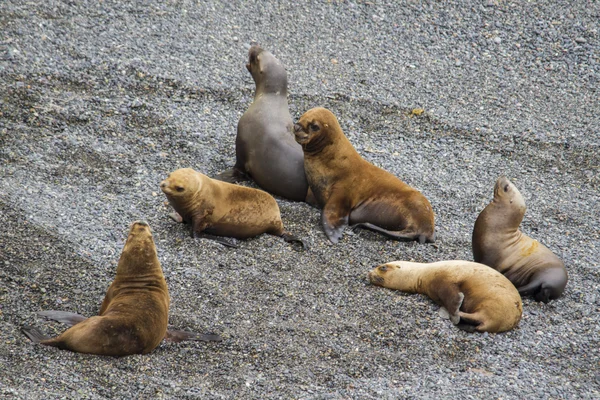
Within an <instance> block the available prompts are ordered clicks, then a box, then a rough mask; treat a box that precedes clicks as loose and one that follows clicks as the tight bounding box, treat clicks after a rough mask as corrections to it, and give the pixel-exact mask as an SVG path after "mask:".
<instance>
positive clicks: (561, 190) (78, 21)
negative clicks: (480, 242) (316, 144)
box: [0, 0, 600, 399]
mask: <svg viewBox="0 0 600 400" xmlns="http://www.w3.org/2000/svg"><path fill="white" fill-rule="evenodd" d="M599 20H600V3H598V2H596V1H584V0H576V1H572V2H549V1H528V2H520V1H493V0H492V1H475V0H467V1H460V2H453V3H452V4H449V2H415V1H408V0H401V1H389V2H380V1H368V2H366V1H352V2H351V1H313V2H304V1H300V2H294V1H291V0H282V1H277V2H256V3H255V2H248V1H223V2H221V1H215V2H192V1H185V0H183V1H177V0H172V1H158V0H151V1H129V2H119V1H67V0H64V1H58V0H48V1H44V2H26V1H23V0H20V1H16V0H3V1H2V2H0V398H7V399H8V398H10V399H14V398H18V399H54V398H93V399H98V398H124V399H131V398H186V399H194V398H199V399H229V398H240V399H242V398H243V399H270V398H282V399H292V398H294V399H348V398H361V399H397V398H423V399H431V398H458V399H468V398H477V399H478V398H481V399H492V398H494V399H507V398H519V399H524V398H535V399H563V398H564V399H567V398H568V399H574V398H580V399H598V398H600V265H599V264H600V256H599V254H600V232H599V229H598V222H599V219H600V194H599V193H600V102H599V101H598V99H599V98H600V95H599V93H598V87H599V85H600V24H599V22H598V21H599ZM251 42H258V43H260V44H261V45H262V46H263V47H264V48H266V49H268V50H269V51H271V52H272V53H273V54H274V55H275V56H276V57H277V58H279V60H280V61H281V62H282V63H283V64H284V65H285V66H286V69H287V71H288V81H289V86H288V91H289V103H290V112H291V114H292V117H293V118H294V119H295V120H296V119H297V118H298V117H299V116H300V115H302V114H303V113H304V112H305V111H306V110H308V109H310V108H312V107H316V106H323V107H327V108H329V109H331V110H332V111H333V112H334V114H335V115H336V116H337V117H338V119H339V122H340V124H341V126H342V129H343V130H344V132H345V134H346V136H347V137H348V139H349V140H350V141H351V142H352V144H353V145H354V146H355V148H356V149H357V151H358V152H359V153H360V154H361V155H362V156H363V157H364V158H365V159H367V160H369V161H370V162H372V163H374V164H375V165H377V166H380V167H382V168H384V169H386V170H388V171H390V172H392V173H394V174H395V175H396V176H398V177H399V178H401V179H402V180H404V181H405V182H406V183H408V184H410V185H412V186H413V187H415V188H417V189H419V190H420V191H421V192H422V193H423V194H424V195H425V196H426V197H427V198H428V199H429V200H430V202H431V204H432V206H433V208H434V211H435V214H436V227H437V241H436V243H435V244H426V245H419V244H417V243H414V242H410V243H405V242H396V241H391V240H388V239H386V238H384V237H383V236H381V235H378V234H375V233H372V232H368V231H356V232H354V233H353V232H346V234H345V235H344V236H343V238H342V239H341V240H340V242H339V243H338V244H337V245H331V244H330V243H329V241H328V240H327V238H326V237H325V235H324V233H323V231H322V229H321V226H320V211H319V210H317V209H316V208H312V207H310V206H309V205H307V204H303V203H295V202H291V201H286V200H284V199H281V198H277V202H278V204H279V207H280V209H281V214H282V218H283V221H284V224H285V225H286V228H287V229H288V230H289V231H291V232H293V233H294V234H296V235H298V236H300V237H302V238H304V239H305V240H306V241H307V242H308V243H309V245H310V249H309V250H307V251H299V250H298V249H297V248H296V247H294V246H292V245H290V244H288V243H285V242H284V241H283V240H282V239H280V238H277V237H274V236H270V235H261V236H259V237H257V238H253V239H250V240H245V241H241V242H240V246H239V248H237V249H232V248H226V247H224V246H222V245H220V244H218V243H216V242H214V241H210V240H205V239H198V240H194V239H192V238H191V237H190V234H189V228H188V227H186V226H183V225H180V224H176V223H175V222H174V221H172V220H171V219H170V218H168V213H169V212H170V211H171V210H170V208H169V206H168V205H167V204H166V203H165V201H166V198H165V196H164V195H163V194H162V193H161V191H160V188H159V186H158V185H159V183H160V181H161V180H162V179H164V178H165V177H166V175H167V174H168V173H169V172H171V171H173V170H175V169H177V168H180V167H192V168H194V169H196V170H198V171H200V172H203V173H205V174H207V175H209V176H214V175H216V174H217V173H219V172H221V171H223V170H224V169H226V168H228V167H231V166H232V165H233V164H234V162H235V132H236V126H237V121H238V119H239V118H240V116H241V115H242V114H243V112H244V111H245V110H246V108H247V107H248V105H249V104H250V102H251V100H252V97H253V94H254V82H253V81H252V78H251V76H250V74H249V73H248V71H247V70H246V68H245V63H246V61H247V50H248V48H249V46H250V43H251ZM417 109H423V110H424V112H423V113H420V112H414V110H417ZM503 174H504V175H506V176H508V177H509V178H510V179H511V180H512V181H513V183H514V184H515V185H516V186H517V187H518V188H519V190H520V192H521V193H522V194H523V196H524V198H525V201H526V203H527V206H528V210H527V212H526V214H525V218H524V220H523V223H522V225H521V229H522V230H523V232H524V233H526V234H528V235H529V236H531V237H533V238H534V239H538V240H539V241H540V242H542V243H543V244H545V245H546V246H547V247H549V248H550V249H551V250H552V251H553V252H555V253H556V254H557V255H558V256H559V257H561V258H562V259H563V261H564V262H565V265H566V268H567V271H568V273H569V283H568V285H567V288H566V290H565V293H564V295H563V296H562V297H561V298H560V299H558V300H556V301H552V302H550V303H549V304H543V303H537V302H535V301H534V300H532V299H529V298H525V299H523V318H522V320H521V322H520V324H519V325H518V326H517V328H516V329H514V330H512V331H510V332H506V333H502V334H469V333H466V332H463V331H460V330H459V329H457V328H455V327H454V326H452V324H451V323H450V322H449V321H448V320H444V319H442V318H440V317H439V316H438V313H437V311H438V308H439V307H438V306H437V305H436V304H435V303H433V302H432V301H431V300H430V299H429V298H427V297H425V296H422V295H408V294H403V293H400V292H397V291H392V290H387V289H383V288H380V287H375V286H372V285H370V284H368V282H367V281H366V272H367V271H368V270H369V269H371V268H372V267H373V266H375V265H377V264H379V263H382V262H387V261H393V260H414V261H418V262H432V261H438V260H448V259H465V260H472V253H471V232H472V229H473V224H474V222H475V219H476V218H477V215H478V214H479V212H480V211H481V210H482V209H483V208H484V207H485V206H486V205H487V204H488V203H489V202H490V201H491V199H492V197H493V186H494V183H495V181H496V178H497V177H498V176H500V175H503ZM244 184H246V185H249V186H253V187H256V186H255V185H254V184H253V183H251V182H248V183H244ZM137 219H144V220H146V221H148V223H149V224H150V226H151V227H152V229H153V233H154V239H155V242H156V245H157V249H158V255H159V260H160V261H161V263H162V267H163V271H164V274H165V277H166V280H167V283H168V286H169V290H170V295H171V301H172V302H171V309H170V316H169V323H170V325H171V326H173V327H175V328H177V329H187V330H193V331H197V332H214V333H218V334H220V335H222V336H223V338H224V340H223V341H222V342H219V343H202V342H187V343H186V342H184V343H179V344H171V343H162V344H161V345H160V346H159V347H158V348H157V349H156V350H155V351H154V352H152V353H151V354H148V355H139V356H129V357H123V358H112V357H98V356H91V355H85V354H76V353H71V352H68V351H61V350H58V349H56V348H49V347H45V346H39V345H34V344H33V343H31V342H30V341H29V340H28V339H27V338H26V337H25V336H24V335H23V334H22V333H21V331H20V329H21V327H22V326H24V325H34V326H37V327H39V328H40V329H41V330H42V331H44V332H46V333H47V334H51V335H55V334H58V333H60V332H62V331H63V330H64V329H65V327H64V326H63V325H60V324H58V323H53V322H48V321H44V320H42V319H41V318H38V317H37V316H36V314H35V313H36V312H37V311H41V310H49V309H55V310H64V311H71V312H77V313H80V314H83V315H86V316H92V315H95V314H97V312H98V310H99V307H100V303H101V302H102V299H103V297H104V294H105V292H106V289H107V288H108V286H109V284H110V282H111V281H112V279H113V278H114V274H115V269H116V264H117V261H118V258H119V255H120V253H121V250H122V248H123V245H124V243H125V239H126V236H127V232H128V228H129V225H130V223H131V222H132V221H134V220H137Z"/></svg>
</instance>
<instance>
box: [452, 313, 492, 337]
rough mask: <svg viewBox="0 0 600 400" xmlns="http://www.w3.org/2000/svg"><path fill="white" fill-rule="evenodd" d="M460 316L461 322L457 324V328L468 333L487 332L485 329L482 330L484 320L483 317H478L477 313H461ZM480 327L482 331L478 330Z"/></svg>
mask: <svg viewBox="0 0 600 400" xmlns="http://www.w3.org/2000/svg"><path fill="white" fill-rule="evenodd" d="M458 315H459V317H460V322H459V323H458V324H456V327H457V328H459V329H462V330H463V331H467V332H475V331H477V330H481V331H485V330H486V329H485V328H482V322H483V321H482V320H481V316H478V315H477V314H476V313H466V312H462V311H459V312H458ZM478 327H479V328H480V329H478Z"/></svg>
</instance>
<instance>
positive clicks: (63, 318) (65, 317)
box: [37, 310, 87, 326]
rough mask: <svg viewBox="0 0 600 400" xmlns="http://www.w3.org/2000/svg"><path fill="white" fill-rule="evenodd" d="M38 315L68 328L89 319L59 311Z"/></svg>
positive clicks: (49, 311)
mask: <svg viewBox="0 0 600 400" xmlns="http://www.w3.org/2000/svg"><path fill="white" fill-rule="evenodd" d="M37 315H38V316H40V317H44V318H46V319H51V320H53V321H58V322H60V323H63V324H65V325H68V326H73V325H75V324H78V323H80V322H82V321H85V320H86V319H87V317H84V316H83V315H79V314H75V313H72V312H68V311H57V310H48V311H39V312H38V313H37Z"/></svg>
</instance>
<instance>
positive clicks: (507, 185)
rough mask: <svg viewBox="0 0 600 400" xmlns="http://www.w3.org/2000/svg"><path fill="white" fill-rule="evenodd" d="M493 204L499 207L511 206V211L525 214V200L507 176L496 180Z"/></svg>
mask: <svg viewBox="0 0 600 400" xmlns="http://www.w3.org/2000/svg"><path fill="white" fill-rule="evenodd" d="M493 202H494V203H496V204H499V205H506V206H510V208H511V209H514V210H518V212H519V213H522V214H525V209H526V206H525V200H524V199H523V196H522V195H521V192H519V189H517V187H516V186H515V185H513V183H512V182H511V181H509V180H508V178H507V177H506V176H501V177H500V178H498V180H496V185H495V186H494V200H493Z"/></svg>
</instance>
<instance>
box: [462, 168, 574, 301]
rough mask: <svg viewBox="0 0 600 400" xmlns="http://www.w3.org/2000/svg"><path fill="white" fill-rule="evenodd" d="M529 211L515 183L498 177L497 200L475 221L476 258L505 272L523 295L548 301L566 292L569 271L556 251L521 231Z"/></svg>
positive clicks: (495, 197) (474, 256) (495, 192)
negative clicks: (524, 218)
mask: <svg viewBox="0 0 600 400" xmlns="http://www.w3.org/2000/svg"><path fill="white" fill-rule="evenodd" d="M525 210H526V207H525V200H524V199H523V196H521V193H520V192H519V190H518V189H517V188H516V187H515V185H513V184H512V182H511V181H509V180H508V179H507V178H506V177H505V176H501V177H500V178H498V180H497V181H496V185H495V187H494V200H492V202H491V203H490V204H488V205H487V207H485V208H484V209H483V211H482V212H481V214H479V217H477V221H475V226H474V228H473V240H472V245H473V258H474V259H475V261H476V262H480V263H482V264H485V265H489V266H490V267H492V268H494V269H495V270H497V271H499V272H501V273H502V274H504V276H506V277H507V278H508V279H509V280H510V281H511V282H512V283H513V284H514V285H515V286H516V287H517V289H518V290H519V293H521V296H533V297H534V298H535V299H536V300H537V301H543V302H544V303H547V302H549V301H550V300H553V299H556V298H558V297H559V296H560V295H561V294H562V292H563V290H564V289H565V286H566V285H567V280H568V276H567V271H566V269H565V264H564V263H563V262H562V261H561V259H560V258H558V257H557V256H556V255H555V254H554V253H552V251H550V250H549V249H548V248H547V247H546V246H544V245H543V244H541V243H540V242H538V241H537V240H534V239H532V238H530V237H529V236H527V235H525V234H524V233H523V232H521V231H520V230H519V225H521V221H522V220H523V216H524V215H525Z"/></svg>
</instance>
